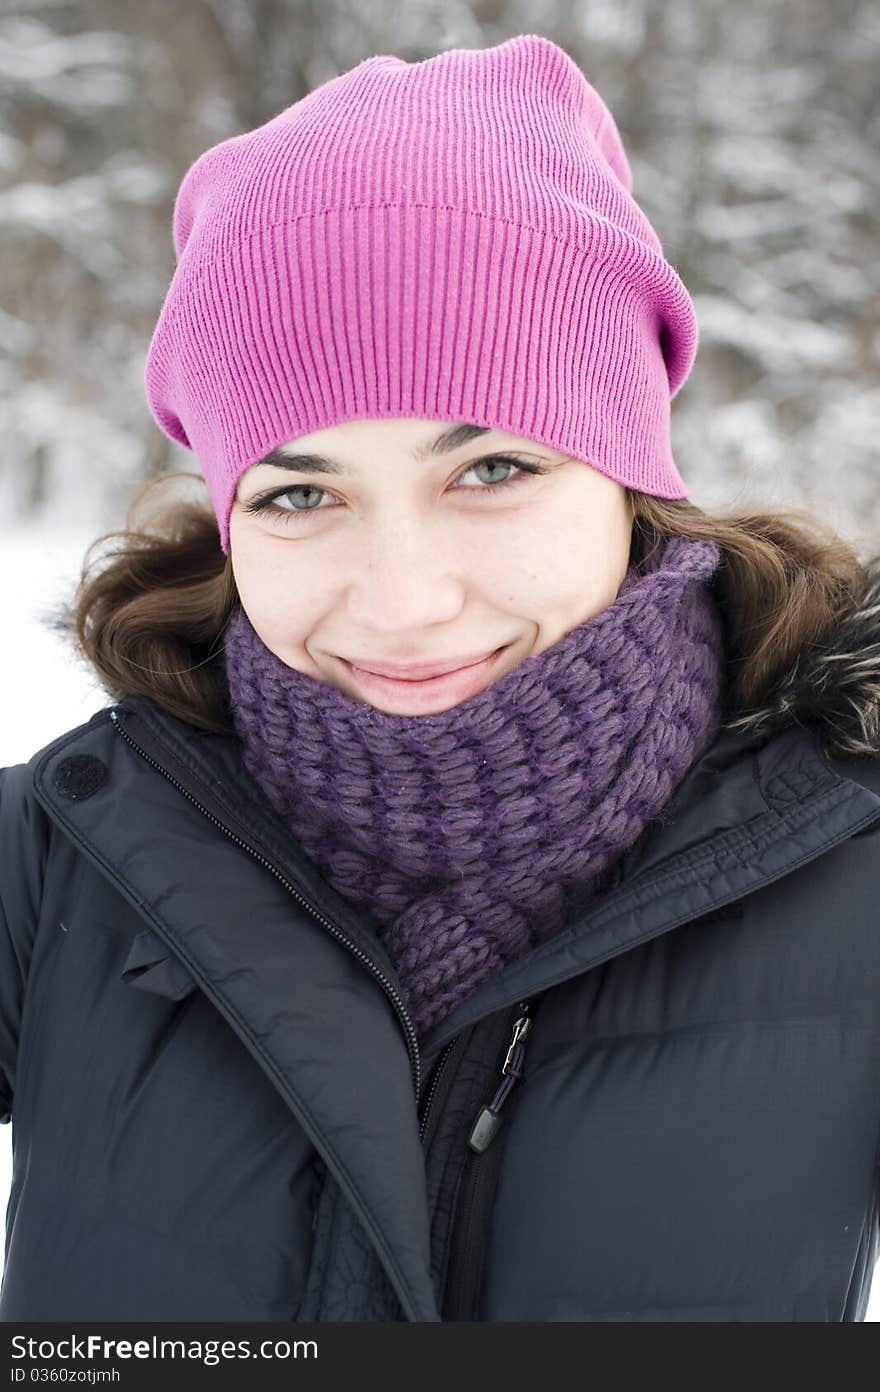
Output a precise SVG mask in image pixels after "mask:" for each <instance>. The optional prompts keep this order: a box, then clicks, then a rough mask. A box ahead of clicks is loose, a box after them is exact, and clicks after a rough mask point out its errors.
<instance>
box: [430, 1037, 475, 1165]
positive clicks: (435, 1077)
mask: <svg viewBox="0 0 880 1392" xmlns="http://www.w3.org/2000/svg"><path fill="white" fill-rule="evenodd" d="M466 1033H467V1031H466V1030H462V1032H461V1034H456V1035H453V1037H452V1039H450V1040H449V1043H448V1044H446V1046H445V1047H444V1048H443V1049H442V1051H441V1053H440V1057H439V1058H438V1060H437V1062H436V1063H435V1065H434V1072H433V1074H432V1076H431V1079H430V1086H429V1088H428V1093H427V1096H426V1097H425V1099H424V1105H423V1107H422V1116H421V1121H420V1122H419V1140H420V1141H421V1142H422V1145H424V1143H425V1135H426V1132H427V1129H428V1113H429V1112H430V1111H431V1108H432V1106H433V1104H434V1102H435V1100H436V1098H437V1092H438V1087H437V1085H438V1083H439V1081H440V1075H441V1074H442V1072H443V1069H444V1068H445V1067H446V1063H447V1061H448V1059H449V1056H450V1054H451V1053H452V1052H453V1050H454V1049H455V1047H456V1045H457V1044H460V1042H461V1040H462V1039H463V1038H464V1037H465V1034H466ZM447 1091H448V1088H447Z"/></svg>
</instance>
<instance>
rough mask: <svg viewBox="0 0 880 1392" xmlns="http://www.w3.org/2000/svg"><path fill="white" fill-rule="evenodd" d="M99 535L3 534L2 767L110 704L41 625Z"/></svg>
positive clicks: (7, 1166)
mask: <svg viewBox="0 0 880 1392" xmlns="http://www.w3.org/2000/svg"><path fill="white" fill-rule="evenodd" d="M98 530H99V529H98V528H95V529H94V530H92V531H89V532H87V531H85V530H78V529H77V528H73V529H71V528H70V527H69V526H67V527H65V526H62V525H58V526H55V525H54V524H53V525H52V527H51V529H49V528H43V529H40V528H34V529H28V528H26V527H24V526H19V527H18V528H17V529H16V530H15V531H14V532H13V533H6V534H3V535H2V536H0V594H2V596H3V636H4V641H5V644H6V653H7V661H8V663H9V667H8V668H7V671H8V672H11V673H12V674H14V676H13V679H12V680H10V679H9V678H7V680H6V681H4V682H3V683H2V684H0V767H3V766H8V765H10V764H16V763H23V762H25V761H26V760H28V759H29V758H30V757H31V755H32V754H35V753H36V751H37V750H38V749H41V748H42V747H43V745H45V744H48V743H49V742H50V740H52V739H54V738H56V736H58V735H61V734H63V733H64V732H65V730H69V729H72V728H73V727H74V726H76V725H79V724H81V723H82V722H83V721H85V720H88V719H89V717H90V716H91V715H93V714H94V712H95V711H96V710H99V709H100V708H101V707H102V706H105V705H107V704H108V703H109V697H107V696H106V695H105V693H104V692H103V691H102V690H101V688H100V687H99V686H98V684H97V682H96V681H94V680H93V679H92V678H91V677H90V676H89V674H88V673H87V672H86V671H85V670H83V668H82V667H80V666H79V665H78V664H77V663H76V662H75V661H74V660H73V657H72V655H71V652H70V650H69V649H68V648H67V647H66V646H65V645H64V644H63V643H62V641H61V640H60V639H59V638H58V637H56V636H54V635H52V634H50V633H48V632H46V630H45V629H43V628H41V627H40V625H39V622H38V618H39V615H40V613H41V612H42V611H43V610H44V609H45V607H46V606H47V605H51V604H54V603H57V602H58V601H59V600H60V599H62V598H63V597H64V596H65V595H66V594H67V593H69V591H70V589H71V588H72V586H73V584H74V582H75V578H76V576H77V574H78V572H79V568H80V565H81V563H82V559H83V555H84V552H85V549H86V547H87V545H88V544H89V542H90V541H91V540H92V539H93V537H94V536H95V535H97V532H98ZM13 1126H14V1123H13V1124H12V1126H4V1127H0V1193H5V1194H8V1192H9V1186H10V1179H11V1173H12V1151H11V1140H12V1128H13ZM0 1263H2V1255H0ZM0 1269H2V1266H0ZM867 1318H868V1319H869V1320H871V1321H880V1281H875V1283H874V1288H873V1291H872V1298H871V1304H870V1307H869V1310H868V1315H867Z"/></svg>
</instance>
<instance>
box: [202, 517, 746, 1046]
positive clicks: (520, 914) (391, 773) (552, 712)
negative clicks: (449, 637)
mask: <svg viewBox="0 0 880 1392" xmlns="http://www.w3.org/2000/svg"><path fill="white" fill-rule="evenodd" d="M719 560H720V553H719V551H718V549H717V547H716V546H715V544H714V543H712V542H706V541H698V540H694V539H693V538H689V537H667V538H662V539H661V540H660V541H659V542H658V544H657V545H656V546H655V547H654V550H653V553H652V554H651V555H649V556H648V557H647V558H646V559H645V560H644V561H643V562H642V563H641V564H640V565H639V564H635V565H631V566H630V569H629V570H628V571H627V574H626V576H625V577H624V580H623V583H622V584H621V586H620V589H619V591H618V594H617V597H616V599H615V600H614V601H613V602H612V603H611V604H610V605H608V606H607V607H606V608H605V609H603V610H601V611H600V612H599V613H598V614H595V615H593V616H592V617H590V618H589V619H587V620H586V622H584V623H582V624H581V625H579V627H577V628H574V629H572V630H570V631H569V632H568V633H567V634H565V635H564V636H563V637H562V638H561V639H559V640H558V641H557V642H556V643H555V644H554V645H553V646H551V647H549V648H545V649H544V651H543V652H539V653H536V654H533V655H532V656H529V657H526V658H524V659H523V660H522V661H521V662H520V664H519V665H518V666H517V667H515V668H514V669H513V670H512V671H510V672H508V673H507V674H506V675H504V676H502V677H500V678H498V679H497V680H496V681H495V683H494V684H492V685H491V686H489V687H487V688H485V689H484V690H483V691H480V692H477V694H476V695H475V696H472V697H470V698H469V699H467V700H465V701H463V702H460V703H459V704H458V705H457V706H454V707H452V708H451V709H449V710H446V711H441V712H439V713H438V714H433V715H421V716H410V715H395V714H389V713H388V712H385V711H381V710H378V709H377V708H376V707H375V706H372V705H370V704H369V703H367V702H365V701H360V700H358V699H356V698H355V697H352V696H350V695H348V694H347V693H346V692H343V691H342V690H341V689H340V688H339V687H336V686H334V685H332V684H331V683H328V682H323V681H319V680H317V679H316V678H314V677H312V676H309V675H306V674H305V673H302V672H298V671H296V670H295V669H293V668H291V667H289V666H288V665H287V664H286V663H284V662H282V661H281V659H280V658H278V657H276V656H275V655H274V654H273V653H272V652H271V651H270V650H269V649H268V648H267V647H266V646H265V644H264V643H263V642H262V640H261V639H260V638H259V636H258V635H257V633H256V632H255V630H254V628H253V627H252V625H251V623H250V621H249V619H248V618H247V615H246V614H245V612H244V610H243V609H242V608H241V606H240V605H239V606H238V607H237V608H236V609H235V610H234V611H233V614H232V616H231V618H230V621H229V624H228V627H227V636H226V647H225V657H224V661H225V667H226V675H227V680H228V684H229V696H230V701H231V705H232V711H233V716H234V721H235V727H236V730H237V733H238V734H239V735H240V737H241V739H242V741H243V745H244V755H243V757H244V762H245V766H246V768H247V769H248V772H249V773H250V774H251V776H252V777H253V778H254V780H255V781H256V782H257V784H258V785H259V786H260V787H261V788H262V789H263V791H264V792H265V794H266V796H267V797H268V799H269V800H270V802H271V803H272V804H273V806H274V807H275V808H276V810H277V811H278V812H279V813H280V814H281V816H282V817H283V819H284V821H285V823H286V824H287V826H288V827H289V828H290V831H291V832H292V834H293V835H294V836H295V837H296V838H297V839H298V840H299V842H300V844H301V846H302V848H303V849H304V850H305V852H306V854H307V855H308V856H309V857H310V858H311V859H312V860H313V861H314V862H315V864H316V865H317V866H318V868H319V870H320V871H321V873H322V874H323V876H324V877H325V879H327V880H328V881H329V882H330V883H331V884H332V885H333V887H334V888H335V889H336V891H337V892H338V893H339V894H341V895H342V896H343V897H344V898H345V899H347V900H348V901H349V902H350V903H351V904H352V905H354V906H356V907H357V908H358V910H360V911H361V912H365V913H367V914H371V915H372V916H373V919H374V923H375V926H376V928H377V931H378V932H379V934H380V937H381V939H382V941H383V942H384V943H385V945H386V948H387V950H388V952H389V955H390V956H391V959H392V961H393V962H394V964H395V967H396V969H397V972H398V975H399V977H400V981H401V985H402V987H403V990H404V994H405V996H406V997H407V1004H408V1007H409V1010H410V1013H411V1015H412V1017H413V1020H414V1023H415V1025H416V1028H417V1029H418V1030H419V1031H420V1032H422V1033H424V1032H425V1031H427V1030H428V1029H429V1028H431V1027H432V1026H434V1025H436V1024H437V1023H438V1022H439V1021H440V1020H442V1019H443V1018H444V1016H446V1015H447V1014H448V1012H449V1011H451V1010H452V1009H453V1008H454V1007H455V1006H456V1005H458V1004H459V1002H460V1001H462V1000H463V999H464V998H465V997H466V996H468V995H469V994H470V993H471V992H472V991H473V990H474V988H475V987H476V986H477V984H478V983H479V982H480V981H481V980H482V979H483V978H484V977H486V976H488V975H489V974H490V973H492V972H497V971H498V970H499V968H500V967H501V966H503V964H504V963H505V962H508V961H510V960H511V959H512V958H514V957H518V956H520V955H521V954H523V953H526V952H527V951H529V949H530V948H532V947H534V946H535V945H537V944H538V943H540V942H543V941H544V940H546V939H547V938H549V937H551V936H552V935H553V934H555V933H557V932H558V931H559V930H560V929H561V928H562V927H563V926H564V924H565V922H566V919H567V918H568V917H569V915H570V914H571V913H572V912H573V910H574V908H575V906H577V908H578V909H580V908H581V907H582V906H583V904H584V902H585V900H587V899H589V898H590V897H591V896H592V895H593V894H594V893H595V892H598V890H599V889H600V888H601V881H602V877H603V873H604V872H606V871H607V870H608V869H609V867H611V866H613V865H614V864H615V863H616V861H617V860H618V859H619V858H620V856H622V854H623V853H624V851H626V850H627V849H628V848H629V847H630V846H631V845H632V844H633V843H634V842H635V841H636V840H637V838H638V836H639V834H640V833H641V831H642V829H643V828H644V827H645V825H646V823H647V822H648V821H649V820H650V819H651V818H652V817H655V816H656V815H657V814H658V813H659V812H660V811H661V809H662V808H663V806H664V804H665V803H666V802H667V801H668V800H669V799H670V797H671V796H672V794H673V793H674V792H675V790H676V788H677V786H678V785H679V783H680V782H681V780H682V779H683V777H684V775H685V773H686V772H687V770H688V769H689V768H690V766H691V764H692V763H693V762H694V761H695V760H696V759H697V758H699V756H700V755H701V754H702V753H704V752H705V750H706V749H707V748H708V747H709V745H710V744H711V743H712V742H713V740H714V737H715V735H716V733H717V731H718V727H719V724H720V718H721V709H720V708H721V686H722V672H723V652H722V646H723V630H722V626H721V621H720V617H719V614H718V611H717V608H716V605H715V601H714V597H713V595H712V594H711V592H710V588H709V586H708V584H707V583H706V582H707V581H708V580H709V578H710V577H711V576H712V574H713V573H714V571H715V570H716V569H717V566H718V563H719Z"/></svg>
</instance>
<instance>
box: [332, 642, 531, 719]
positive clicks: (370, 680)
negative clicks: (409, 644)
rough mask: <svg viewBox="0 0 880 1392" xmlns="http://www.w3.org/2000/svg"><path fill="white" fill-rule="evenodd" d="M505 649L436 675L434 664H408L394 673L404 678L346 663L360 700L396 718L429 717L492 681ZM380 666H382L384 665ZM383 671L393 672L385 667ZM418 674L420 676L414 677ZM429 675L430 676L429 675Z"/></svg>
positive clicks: (464, 699)
mask: <svg viewBox="0 0 880 1392" xmlns="http://www.w3.org/2000/svg"><path fill="white" fill-rule="evenodd" d="M505 650H506V649H505V648H504V647H501V648H496V649H494V651H492V652H491V653H489V654H487V656H485V657H483V658H478V659H477V660H476V661H474V660H473V659H470V661H468V662H467V663H462V662H461V660H460V659H458V661H459V665H458V666H457V667H453V668H450V667H449V666H448V664H443V666H442V669H441V670H440V671H439V672H438V670H437V668H438V665H439V664H437V663H432V664H431V665H430V666H429V665H428V664H427V663H421V664H411V665H409V666H407V667H398V668H397V669H396V671H397V672H398V673H400V672H401V671H403V672H407V673H408V675H407V676H403V677H401V676H399V675H398V676H384V675H379V674H378V673H377V672H373V671H370V670H368V669H367V668H365V667H363V668H362V667H357V666H355V664H354V663H351V662H348V663H346V666H347V667H348V670H349V673H350V675H351V679H352V681H353V682H354V683H355V685H356V686H357V687H358V689H359V691H360V693H361V695H362V696H364V697H366V699H367V700H371V701H376V700H379V701H382V702H385V706H384V709H385V710H387V711H389V713H391V714H397V715H430V714H431V713H432V712H438V711H441V710H447V709H448V708H449V707H450V705H457V704H458V703H459V702H460V701H466V700H467V699H468V697H470V696H473V695H475V694H476V693H477V692H478V691H480V690H482V688H483V687H485V686H486V685H487V684H488V683H489V682H491V681H492V680H493V675H494V673H495V672H496V671H497V669H498V666H499V661H500V658H501V655H502V653H503V652H505ZM383 666H385V664H384V663H383ZM385 670H386V671H392V670H395V669H392V668H389V667H386V668H385ZM418 672H420V675H415V673H418ZM428 673H432V674H433V675H428Z"/></svg>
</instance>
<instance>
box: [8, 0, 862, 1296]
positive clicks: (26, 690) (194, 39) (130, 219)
mask: <svg viewBox="0 0 880 1392" xmlns="http://www.w3.org/2000/svg"><path fill="white" fill-rule="evenodd" d="M521 32H538V33H543V34H545V35H547V36H548V37H549V38H552V39H554V40H555V41H556V42H557V43H559V44H561V45H562V46H563V47H564V48H565V49H566V50H567V51H568V52H569V53H570V54H571V56H572V57H573V58H574V59H575V60H576V61H577V62H578V64H579V65H580V66H581V68H582V70H583V72H584V73H585V75H586V76H587V77H588V78H589V80H590V81H591V82H592V83H593V85H594V86H595V87H597V88H598V89H599V91H600V92H601V93H602V95H603V97H604V98H605V100H606V101H607V102H608V104H609V105H610V107H611V109H612V111H613V112H614V115H615V118H616V120H617V123H618V125H619V127H620V129H621V132H622V134H623V138H624V141H625V144H626V147H627V151H628V153H629V156H630V162H631V165H632V169H633V177H634V189H633V191H634V194H635V197H636V198H637V200H638V201H639V202H640V203H641V204H642V206H643V207H644V208H645V210H646V212H647V214H648V216H649V218H650V219H651V221H652V222H653V223H654V226H655V227H656V229H657V231H658V233H659V235H660V237H661V240H662V242H663V247H664V251H665V253H666V256H667V258H668V259H669V260H671V261H672V262H673V264H674V265H675V266H676V268H677V269H678V271H679V273H680V274H681V276H682V278H683V280H684V282H685V284H686V285H687V286H688V288H689V290H690V291H691V293H692V295H693V296H694V299H695V302H696V306H697V313H698V317H699V324H700V335H701V338H700V349H699V353H698V357H697V361H696V364H695V367H694V369H693V372H692V374H691V377H690V378H689V380H688V382H687V384H686V386H685V387H684V388H683V390H682V392H681V394H680V395H679V396H678V397H677V398H676V401H675V403H674V404H673V447H674V451H675V455H676V459H677V461H678V464H679V467H680V469H681V470H682V473H683V475H684V478H685V479H686V481H687V482H688V486H689V489H690V493H691V497H692V498H693V499H694V501H696V502H698V503H699V504H700V505H701V506H705V507H711V506H715V505H718V506H726V505H743V506H747V505H751V504H755V505H764V504H769V505H772V506H774V507H785V506H787V505H790V506H809V507H811V508H813V509H815V510H816V511H817V512H818V513H820V514H821V515H822V516H823V517H825V518H826V519H828V520H829V521H831V522H832V523H833V524H834V525H835V526H836V527H837V528H838V529H839V530H841V531H843V532H844V533H845V534H846V535H847V536H848V537H849V538H850V539H851V540H853V541H855V542H856V543H857V545H858V546H859V548H860V549H861V550H862V551H863V552H865V553H868V552H872V551H873V550H875V549H878V550H880V546H878V541H880V474H878V454H877V440H878V437H880V385H878V373H877V368H878V360H880V297H878V288H880V260H878V256H877V246H878V232H880V226H878V224H880V177H878V176H880V168H878V155H877V150H878V141H880V102H878V97H880V84H878V81H877V74H878V59H880V7H878V5H877V4H876V0H737V3H736V4H735V5H731V4H730V3H728V0H573V2H572V3H563V0H518V2H516V3H510V2H509V0H508V3H505V2H504V0H484V3H481V0H439V3H431V0H397V3H382V2H381V0H187V3H186V4H183V5H182V4H180V0H137V3H136V4H135V3H133V0H132V2H131V3H128V4H120V3H119V0H76V3H70V2H69V0H20V3H14V0H3V3H2V7H0V111H2V124H0V235H2V259H0V403H2V422H0V424H2V436H3V439H4V440H5V442H6V443H5V446H4V454H3V458H2V463H0V595H2V606H3V609H2V614H3V635H4V642H5V651H6V666H5V670H6V679H5V680H4V681H3V682H2V685H0V764H11V763H16V762H19V761H23V760H26V759H28V758H29V757H30V755H31V754H33V753H34V752H35V751H36V750H37V749H39V748H41V747H42V746H43V745H44V744H46V743H48V742H49V740H51V739H52V738H54V737H55V736H56V735H58V734H61V733H62V732H63V731H65V730H67V729H70V728H71V727H73V726H75V725H77V724H79V723H80V722H82V721H83V720H86V719H88V717H89V716H90V715H91V714H92V713H93V712H94V711H95V710H96V709H98V708H99V707H100V706H102V705H105V704H106V703H107V698H105V696H104V694H103V693H102V692H101V691H100V690H99V688H98V687H97V685H96V684H95V683H94V682H93V680H92V679H91V677H90V675H89V673H88V672H87V671H85V670H84V669H83V668H81V667H80V666H79V665H78V664H77V662H76V661H75V660H74V658H73V656H72V654H71V653H69V652H68V651H67V649H66V648H65V646H64V645H63V643H62V642H61V640H60V639H58V638H57V637H53V636H52V635H51V634H50V632H49V631H48V630H47V628H46V627H45V626H44V624H43V622H42V620H43V618H44V616H45V613H46V610H47V608H48V607H49V606H50V605H51V604H53V603H55V602H57V601H58V600H60V599H61V598H62V597H63V596H64V595H65V594H66V593H67V592H68V591H69V589H70V587H71V585H72V583H73V581H74V579H75V577H76V575H77V573H78V571H79V567H80V565H81V562H82V559H83V555H84V552H85V548H86V546H87V545H88V543H89V542H90V541H92V540H93V539H94V538H95V537H96V536H98V535H99V534H100V533H101V532H103V531H107V530H110V529H112V528H114V527H121V526H123V525H124V521H125V512H126V507H127V505H128V502H129V501H130V500H131V499H132V498H133V496H134V493H135V491H136V490H137V489H138V487H139V486H140V485H141V483H142V482H143V481H144V480H146V479H147V478H149V477H152V476H155V475H157V474H159V473H162V472H163V471H165V470H166V469H181V468H184V469H194V468H196V467H197V466H196V464H195V461H194V459H193V456H192V455H190V454H189V453H188V452H187V451H186V450H183V449H182V448H178V447H177V446H172V445H171V443H170V442H169V441H168V440H167V439H166V438H165V436H164V435H163V434H162V433H161V431H160V430H159V429H158V427H157V426H156V425H155V424H154V422H153V420H152V418H151V416H150V415H149V412H148V410H147V406H146V402H145V398H144V392H143V369H144V360H145V355H146V349H147V344H148V342H149V338H150V335H151V332H152V328H153V325H154V322H155V319H156V317H157V315H158V312H159V308H160V306H161V302H162V299H163V297H164V294H165V291H166V289H167V285H168V282H169V280H170V278H171V275H172V272H173V269H174V253H173V247H172V241H171V209H172V204H173V199H174V195H175V192H176V188H177V185H178V183H179V181H180V179H181V177H182V175H183V174H184V172H185V171H186V169H187V167H188V166H189V164H190V163H191V162H192V161H193V160H194V159H196V158H197V156H198V155H199V154H200V153H201V152H202V151H203V150H205V149H207V148H208V146H210V145H213V144H215V143H216V142H218V141H220V140H223V139H225V138H226V137H227V136H230V135H233V134H237V133H239V132H241V131H243V130H247V129H249V128H251V127H253V126H255V125H258V124H260V123H261V122H263V121H265V120H268V119H269V118H270V117H271V116H273V115H275V114H276V113H277V112H278V111H280V110H281V109H282V108H283V107H285V106H288V105H289V104H290V103H291V102H293V101H296V100H297V99H298V98H299V97H301V96H303V95H304V94H305V93H306V92H308V91H310V90H311V89H312V88H314V87H316V86H317V85H318V84H319V83H321V82H323V81H325V80H326V79H328V78H330V77H332V76H334V75H335V74H337V73H339V72H341V71H344V70H345V69H347V68H349V67H351V66H352V65H353V64H354V63H356V62H359V61H360V60H361V59H362V58H364V57H366V56H367V55H369V54H372V53H393V54H396V55H397V56H398V57H401V58H404V59H406V60H408V61H411V62H415V61H418V60H419V59H422V58H425V57H429V56H430V55H432V54H434V53H437V52H439V51H441V50H444V49H447V48H453V47H468V48H480V47H486V46H488V45H490V44H495V43H499V42H501V41H502V40H503V39H505V38H508V37H510V35H512V34H515V33H521ZM11 1130H12V1128H10V1127H5V1128H3V1130H2V1133H0V1188H2V1186H5V1188H4V1189H3V1192H8V1185H9V1175H10V1141H11ZM869 1318H872V1319H873V1320H878V1319H880V1282H876V1283H875V1293H874V1298H873V1300H872V1304H871V1310H870V1312H869Z"/></svg>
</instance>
